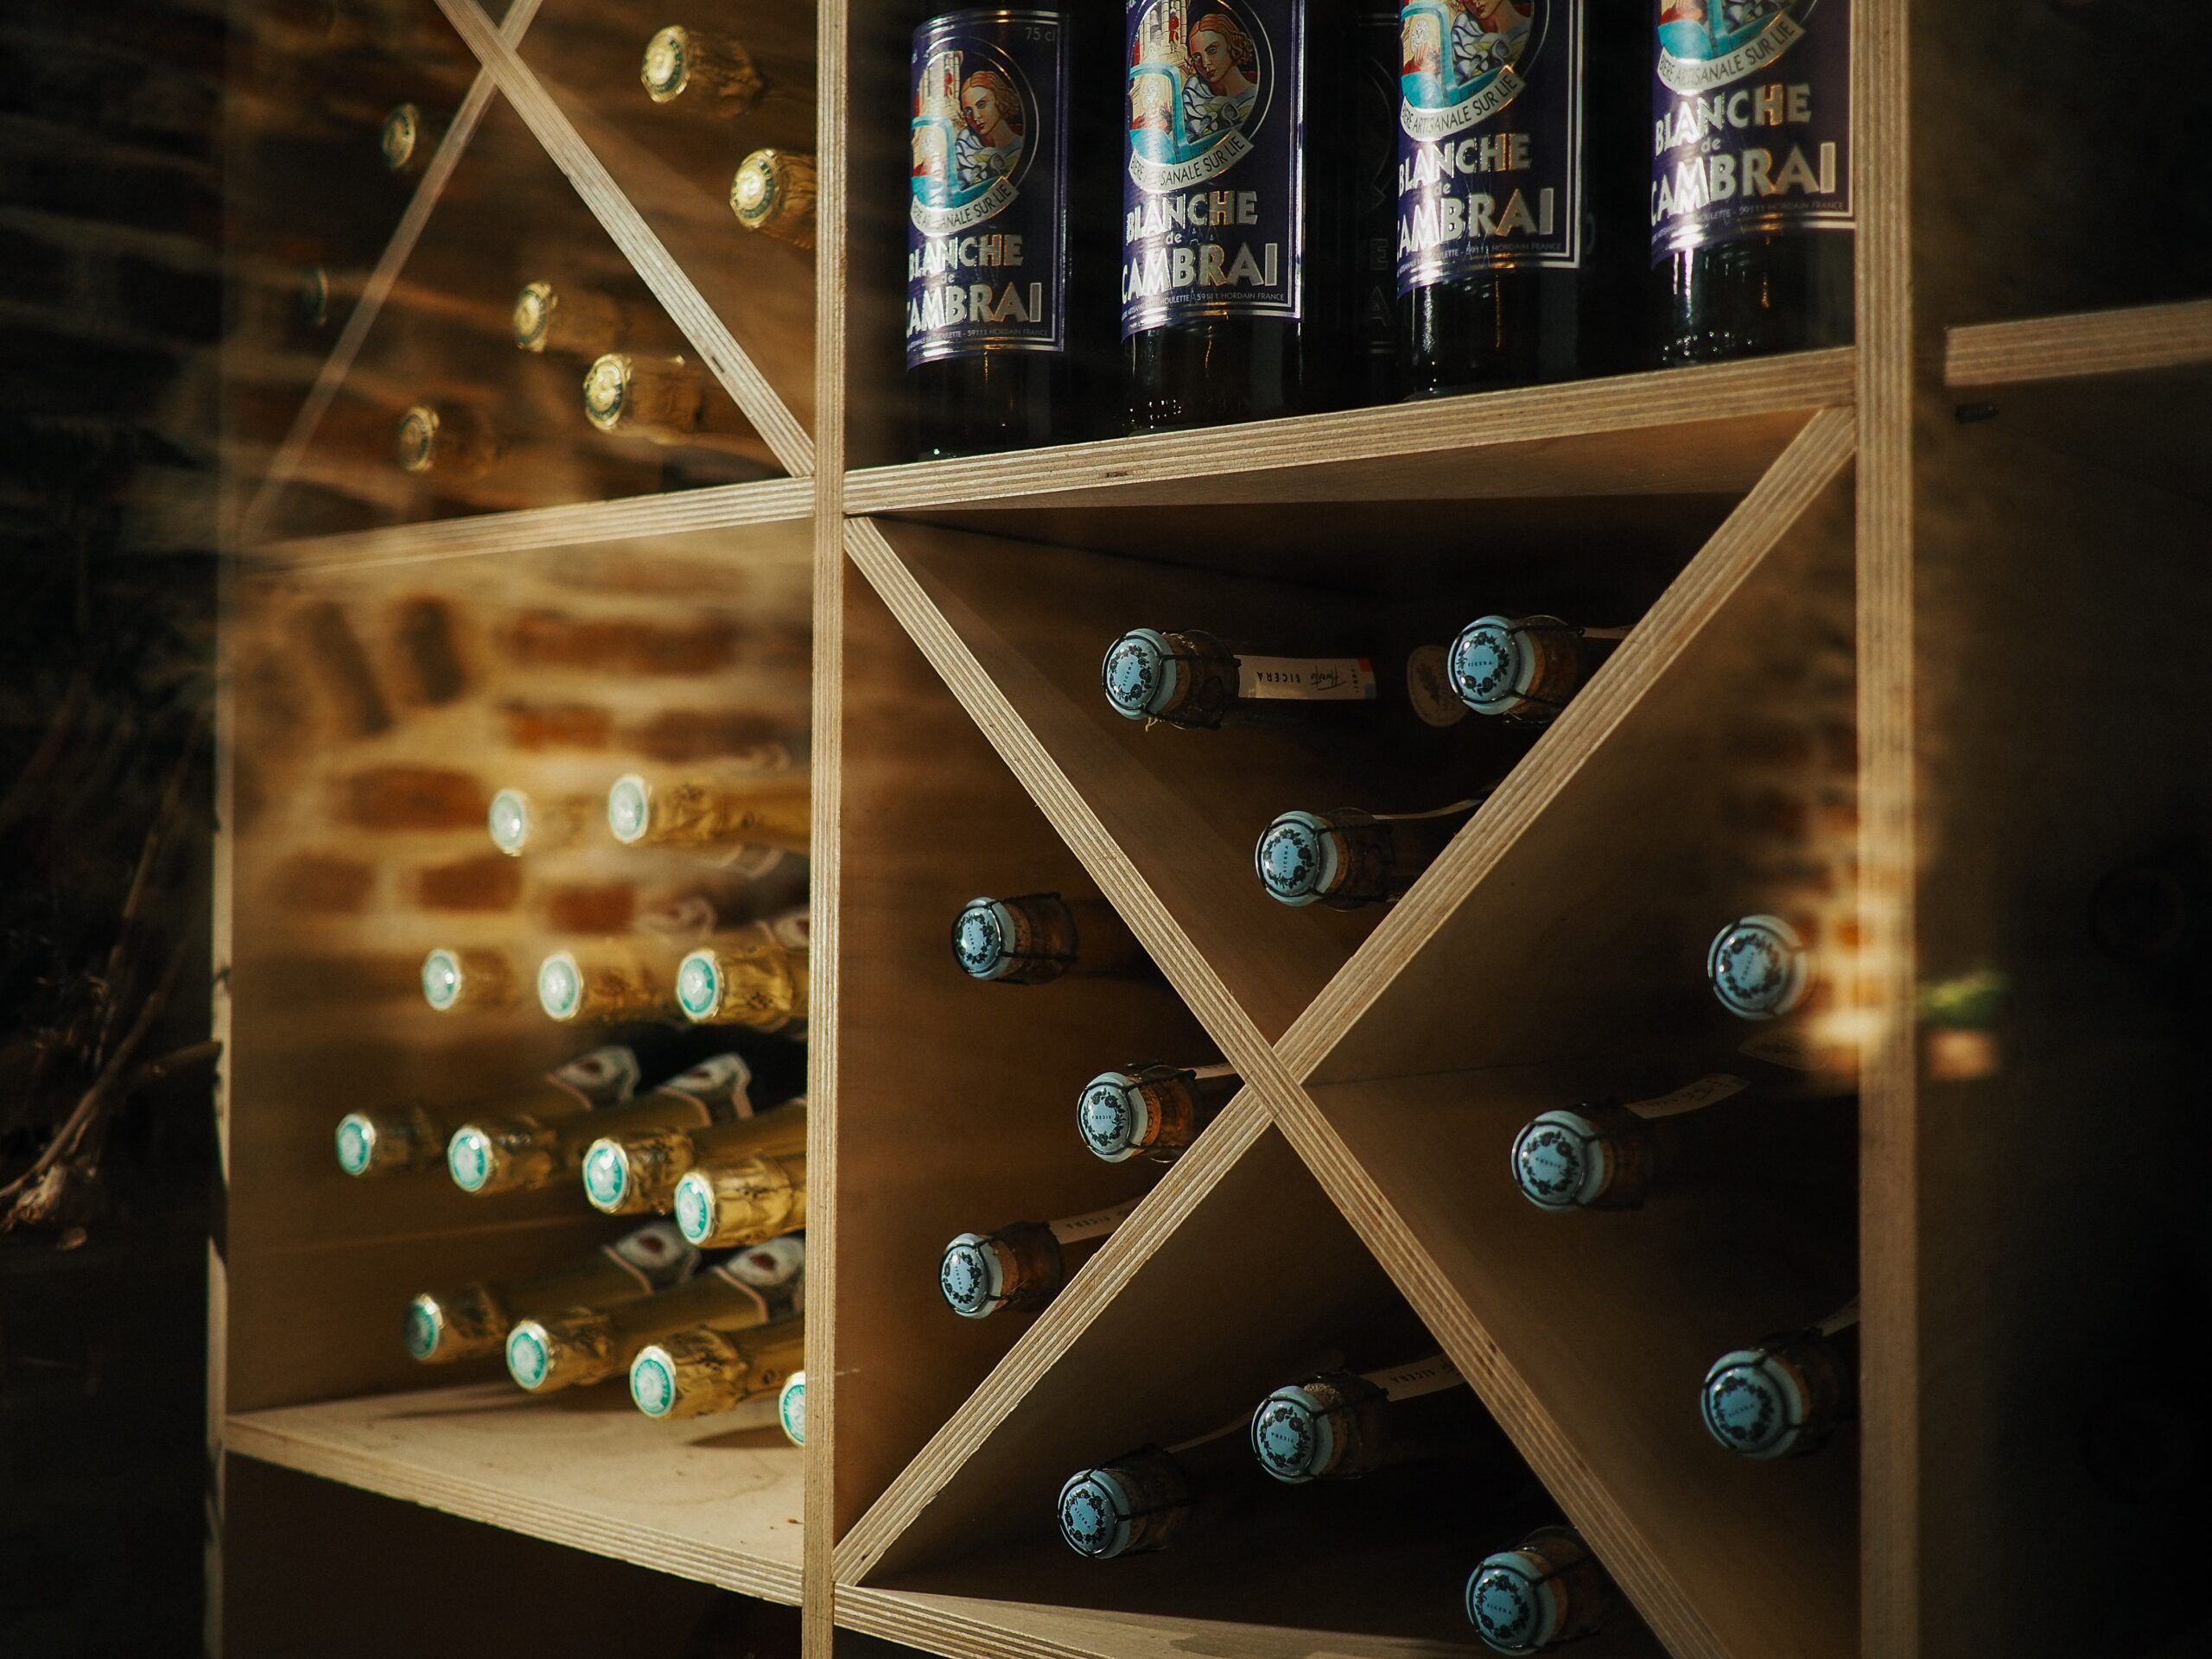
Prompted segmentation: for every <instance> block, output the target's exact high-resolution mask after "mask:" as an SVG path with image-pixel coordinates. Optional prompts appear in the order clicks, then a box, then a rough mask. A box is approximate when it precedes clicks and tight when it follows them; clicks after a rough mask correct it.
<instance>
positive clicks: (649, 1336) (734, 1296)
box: [506, 1238, 806, 1394]
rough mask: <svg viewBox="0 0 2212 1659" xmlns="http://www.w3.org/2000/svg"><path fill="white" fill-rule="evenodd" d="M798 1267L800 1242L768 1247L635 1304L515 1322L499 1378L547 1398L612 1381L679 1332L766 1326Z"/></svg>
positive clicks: (784, 1310)
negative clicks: (504, 1370) (561, 1391)
mask: <svg viewBox="0 0 2212 1659" xmlns="http://www.w3.org/2000/svg"><path fill="white" fill-rule="evenodd" d="M805 1266H806V1246H805V1244H804V1242H803V1241H802V1240H799V1239H796V1238H778V1239H771V1240H769V1241H768V1242H766V1243H762V1244H756V1245H753V1247H752V1248H750V1249H743V1250H736V1251H733V1252H732V1253H731V1254H730V1255H728V1256H727V1257H725V1258H723V1259H722V1260H721V1261H720V1262H715V1264H714V1265H713V1266H711V1267H709V1268H705V1269H703V1270H702V1272H700V1273H698V1274H696V1275H695V1276H694V1277H692V1278H691V1279H690V1280H688V1281H685V1282H684V1283H683V1284H680V1285H677V1286H676V1287H674V1288H672V1289H670V1290H664V1291H662V1292H660V1293H659V1294H657V1295H652V1296H648V1297H646V1298H645V1299H644V1300H641V1301H631V1302H624V1303H620V1304H619V1305H616V1306H590V1305H588V1304H587V1305H584V1306H575V1307H570V1308H566V1309H563V1311H561V1312H559V1313H546V1314H541V1315H539V1316H537V1317H536V1318H532V1319H523V1320H520V1321H518V1323H517V1324H516V1325H515V1327H514V1329H512V1331H510V1332H507V1349H506V1352H507V1375H508V1376H512V1378H514V1380H515V1381H516V1383H518V1384H520V1385H521V1386H522V1387H524V1388H525V1389H529V1390H530V1391H531V1393H533V1394H550V1393H552V1392H553V1391H554V1390H555V1389H566V1388H574V1387H575V1386H577V1385H578V1384H581V1383H598V1382H602V1381H604V1380H605V1379H606V1378H607V1377H610V1376H621V1375H622V1374H623V1373H625V1372H626V1371H627V1370H629V1369H630V1362H631V1361H632V1360H633V1359H635V1358H636V1357H638V1351H639V1349H641V1348H643V1347H644V1346H645V1344H647V1343H649V1342H658V1341H660V1340H661V1339H663V1338H666V1337H671V1336H674V1335H675V1334H676V1333H677V1332H679V1331H691V1330H696V1329H699V1328H701V1327H705V1328H708V1329H710V1330H715V1331H747V1330H751V1329H752V1328H753V1327H754V1326H756V1325H766V1324H768V1323H769V1322H770V1321H771V1320H774V1319H782V1318H784V1317H785V1316H786V1315H788V1314H789V1313H791V1305H792V1301H793V1299H794V1298H795V1297H796V1296H797V1295H798V1287H799V1282H800V1275H801V1274H803V1273H804V1270H805Z"/></svg>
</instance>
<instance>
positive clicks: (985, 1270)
mask: <svg viewBox="0 0 2212 1659" xmlns="http://www.w3.org/2000/svg"><path fill="white" fill-rule="evenodd" d="M1135 1208H1136V1205H1135V1202H1134V1201H1131V1202H1130V1203H1128V1204H1117V1205H1110V1206H1109V1207H1108V1208H1106V1209H1103V1210H1093V1211H1090V1212H1088V1213H1087V1214H1084V1215H1080V1216H1064V1217H1061V1218H1060V1219H1059V1220H1058V1221H1017V1222H1015V1223H1014V1224H1013V1225H1011V1226H1008V1227H1001V1228H1000V1229H999V1230H998V1231H996V1232H995V1233H962V1234H960V1235H959V1236H957V1237H956V1238H955V1239H954V1240H953V1241H952V1243H950V1244H948V1245H946V1246H945V1247H944V1261H943V1262H940V1263H939V1264H938V1275H937V1279H938V1287H939V1288H940V1289H942V1290H943V1291H944V1300H945V1302H946V1305H947V1306H950V1308H951V1309H952V1311H953V1312H954V1313H957V1314H959V1315H960V1316H961V1317H962V1318H963V1319H984V1318H987V1317H988V1316H989V1315H991V1314H993V1313H999V1312H1001V1311H1002V1310H1004V1309H1007V1308H1012V1309H1014V1311H1015V1312H1017V1313H1030V1312H1033V1311H1034V1310H1035V1309H1038V1308H1040V1307H1042V1306H1045V1304H1046V1303H1047V1302H1049V1301H1051V1300H1052V1298H1053V1297H1055V1296H1057V1295H1058V1294H1060V1287H1062V1286H1063V1285H1065V1284H1066V1283H1067V1281H1068V1280H1069V1279H1070V1278H1071V1277H1072V1276H1073V1275H1074V1274H1075V1271H1076V1269H1077V1268H1080V1267H1081V1266H1082V1265H1083V1264H1084V1262H1088V1261H1089V1260H1090V1258H1091V1257H1092V1256H1093V1255H1096V1254H1097V1253H1098V1249H1099V1246H1101V1245H1102V1244H1103V1243H1105V1242H1106V1241H1107V1239H1108V1238H1109V1237H1110V1236H1112V1234H1113V1231H1114V1230H1115V1229H1116V1227H1119V1226H1120V1225H1121V1224H1122V1223H1123V1222H1124V1221H1126V1220H1128V1215H1129V1212H1130V1211H1132V1210H1134V1209H1135Z"/></svg>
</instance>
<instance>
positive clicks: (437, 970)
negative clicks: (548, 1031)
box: [423, 944, 522, 1014]
mask: <svg viewBox="0 0 2212 1659" xmlns="http://www.w3.org/2000/svg"><path fill="white" fill-rule="evenodd" d="M521 994H522V975H521V974H520V973H518V971H517V970H516V968H515V963H514V959H513V958H512V957H510V956H508V954H507V953H506V952H505V951H504V950H496V949H494V948H493V947H491V946H488V945H448V944H441V945H437V946H435V947H434V948H433V949H432V950H430V951H429V954H428V955H426V956H425V957H423V1001H425V1002H427V1003H429V1006H430V1007H432V1008H434V1009H435V1010H436V1011H437V1012H438V1013H440V1014H461V1013H467V1014H479V1013H499V1012H501V1011H503V1010H505V1009H507V1008H511V1007H514V1006H515V1004H516V1003H517V1002H518V1001H519V1000H520V998H521Z"/></svg>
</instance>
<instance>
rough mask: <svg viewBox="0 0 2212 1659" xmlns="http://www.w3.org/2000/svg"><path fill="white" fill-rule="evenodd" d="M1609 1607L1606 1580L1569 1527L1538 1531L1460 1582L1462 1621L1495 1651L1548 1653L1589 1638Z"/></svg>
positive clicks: (1609, 1587) (1488, 1559)
mask: <svg viewBox="0 0 2212 1659" xmlns="http://www.w3.org/2000/svg"><path fill="white" fill-rule="evenodd" d="M1612 1605H1613V1586H1612V1580H1611V1579H1609V1578H1607V1577H1606V1576H1605V1569H1604V1568H1603V1567H1600V1566H1599V1564H1598V1558H1597V1557H1596V1556H1594V1555H1592V1554H1591V1553H1590V1547H1589V1546H1588V1545H1587V1544H1586V1543H1584V1542H1583V1541H1582V1535H1580V1533H1578V1532H1576V1531H1574V1530H1573V1529H1572V1528H1568V1527H1540V1528H1538V1529H1536V1530H1535V1532H1532V1533H1530V1534H1529V1535H1528V1536H1527V1537H1526V1538H1524V1539H1522V1541H1521V1542H1520V1543H1519V1544H1518V1545H1517V1546H1516V1547H1515V1548H1512V1549H1504V1550H1500V1551H1498V1552H1497V1554H1494V1555H1489V1556H1485V1557H1484V1559H1483V1563H1482V1565H1481V1566H1479V1567H1477V1568H1476V1569H1475V1570H1474V1572H1473V1573H1472V1574H1471V1576H1470V1577H1469V1578H1468V1580H1467V1618H1469V1620H1470V1621H1471V1622H1472V1624H1474V1627H1475V1630H1476V1632H1477V1634H1478V1635H1479V1636H1480V1637H1482V1639H1483V1640H1484V1642H1486V1643H1489V1644H1490V1645H1491V1647H1492V1648H1494V1649H1497V1651H1498V1652H1500V1653H1549V1652H1550V1651H1551V1650H1552V1649H1554V1648H1557V1647H1560V1646H1561V1645H1563V1644H1565V1643H1568V1642H1573V1641H1576V1640H1578V1639H1580V1637H1586V1636H1591V1635H1594V1634H1595V1633H1596V1632H1597V1630H1598V1629H1599V1626H1600V1625H1602V1624H1604V1623H1605V1618H1606V1617H1607V1615H1608V1614H1610V1613H1611V1611H1612Z"/></svg>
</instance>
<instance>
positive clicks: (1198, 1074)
mask: <svg viewBox="0 0 2212 1659" xmlns="http://www.w3.org/2000/svg"><path fill="white" fill-rule="evenodd" d="M1241 1088H1243V1081H1242V1080H1241V1079H1240V1078H1239V1077H1237V1075H1236V1068H1235V1067H1234V1066H1230V1065H1222V1064H1219V1063H1217V1064H1215V1065H1196V1066H1187V1067H1186V1066H1175V1065H1160V1064H1157V1063H1141V1064H1139V1065H1133V1066H1131V1067H1130V1068H1129V1069H1128V1071H1101V1072H1100V1073H1099V1074H1098V1075H1097V1076H1096V1077H1093V1078H1092V1079H1091V1080H1090V1082H1089V1083H1087V1084H1084V1086H1083V1093H1082V1094H1081V1095H1080V1096H1077V1100H1076V1128H1077V1132H1078V1133H1079V1134H1080V1135H1082V1136H1083V1144H1084V1146H1085V1147H1089V1148H1090V1153H1091V1155H1092V1156H1094V1157H1097V1158H1103V1159H1104V1160H1106V1161H1107V1162H1108V1163H1109V1164H1118V1163H1123V1162H1126V1161H1127V1160H1129V1159H1131V1158H1136V1157H1144V1158H1148V1159H1150V1160H1152V1161H1153V1162H1154V1163H1160V1164H1167V1163H1173V1161H1174V1160H1176V1159H1177V1158H1179V1157H1180V1156H1181V1155H1182V1154H1184V1153H1185V1152H1186V1151H1188V1150H1189V1149H1190V1146H1191V1143H1192V1141H1196V1140H1197V1139H1198V1136H1199V1135H1200V1134H1201V1133H1203V1132H1204V1130H1205V1127H1206V1125H1207V1124H1209V1123H1211V1122H1213V1120H1214V1119H1215V1118H1216V1117H1217V1116H1220V1114H1221V1110H1222V1109H1223V1108H1224V1107H1225V1106H1227V1105H1228V1104H1229V1103H1230V1101H1231V1100H1233V1099H1235V1098H1236V1091H1237V1090H1239V1089H1241Z"/></svg>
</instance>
